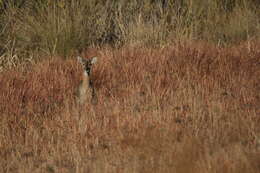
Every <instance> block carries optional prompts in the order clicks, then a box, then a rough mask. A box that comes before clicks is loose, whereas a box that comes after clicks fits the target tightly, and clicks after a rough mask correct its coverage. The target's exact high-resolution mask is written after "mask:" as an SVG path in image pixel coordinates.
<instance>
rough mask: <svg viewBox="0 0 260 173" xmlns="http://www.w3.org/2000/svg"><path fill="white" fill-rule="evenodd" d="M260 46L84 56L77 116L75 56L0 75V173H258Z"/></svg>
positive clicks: (131, 49) (191, 45) (189, 46)
mask: <svg viewBox="0 0 260 173" xmlns="http://www.w3.org/2000/svg"><path fill="white" fill-rule="evenodd" d="M259 45H260V44H259V42H257V41H254V42H253V41H252V42H246V43H243V44H241V45H239V46H234V47H228V48H219V47H216V46H214V45H209V44H208V43H205V42H186V43H182V44H174V45H170V46H167V47H165V48H160V49H159V48H158V49H152V48H148V47H142V46H131V45H128V46H124V47H123V48H121V49H118V50H115V49H111V48H102V49H96V50H95V49H92V50H87V51H86V53H87V54H89V53H90V52H91V54H95V55H97V56H99V57H100V59H99V63H98V64H97V65H96V66H94V67H93V68H94V69H93V73H92V74H93V76H92V78H93V80H94V86H95V87H96V90H97V94H98V100H99V101H98V104H97V105H92V104H90V103H89V104H88V103H87V105H86V107H85V108H83V109H80V108H78V106H77V105H76V104H75V101H74V96H75V95H74V92H75V88H76V86H77V85H78V84H79V80H80V79H79V76H80V75H79V73H80V68H79V66H78V65H77V63H76V61H75V60H74V59H72V60H65V61H62V60H61V59H59V58H55V59H48V60H43V61H41V62H38V63H35V64H32V65H28V66H22V67H20V68H18V69H11V70H8V71H4V72H2V73H1V74H0V81H1V83H0V111H1V118H0V172H50V173H51V172H77V173H80V172H178V173H182V172H183V173H187V172H193V173H196V172H198V173H203V172H205V173H210V172H223V173H225V172H226V173H230V172H234V173H237V172H241V173H242V172H243V173H256V172H259V171H260V166H259V163H260V153H259V152H260V150H259V145H260V144H259V142H258V141H259V138H260V109H259V104H260V95H259V93H260V92H259V91H260V78H259V76H260V59H259V58H260V52H259V50H260V46H259Z"/></svg>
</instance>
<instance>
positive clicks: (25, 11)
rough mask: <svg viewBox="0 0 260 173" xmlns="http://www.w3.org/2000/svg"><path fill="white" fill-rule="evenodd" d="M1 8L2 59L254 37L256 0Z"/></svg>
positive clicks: (9, 4) (93, 1)
mask: <svg viewBox="0 0 260 173" xmlns="http://www.w3.org/2000/svg"><path fill="white" fill-rule="evenodd" d="M0 9H1V14H0V18H1V22H0V31H1V32H0V34H1V40H0V53H1V59H2V60H1V61H2V64H8V63H6V61H7V60H6V59H8V61H11V60H13V61H14V63H15V62H17V59H18V60H22V61H23V59H29V58H37V57H39V56H41V55H42V54H43V55H50V56H52V55H57V54H58V55H60V56H64V57H66V56H69V55H71V54H74V53H75V52H81V51H82V49H84V48H86V47H89V46H91V45H99V46H102V45H104V44H109V45H112V46H116V47H118V46H122V45H124V44H128V43H131V44H141V45H149V46H158V45H159V46H160V45H165V44H167V43H171V42H175V41H179V40H187V39H188V40H208V41H211V42H215V43H218V44H221V45H223V44H227V43H236V42H240V41H244V40H248V39H251V38H258V37H259V16H260V14H259V11H260V10H259V4H258V3H257V1H255V2H254V1H252V0H251V1H245V0H229V1H219V0H212V1H207V0H201V1H191V0H186V1H176V0H168V1H143V2H142V1H126V0H122V1H111V2H110V1H109V2H105V1H97V0H87V1H83V0H80V1H75V0H70V1H63V0H61V1H50V0H49V1H40V0H38V1H1V3H0ZM3 59H5V60H3ZM3 61H4V62H3Z"/></svg>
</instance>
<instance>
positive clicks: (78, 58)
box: [77, 56, 83, 64]
mask: <svg viewBox="0 0 260 173" xmlns="http://www.w3.org/2000/svg"><path fill="white" fill-rule="evenodd" d="M77 60H78V62H80V63H81V64H83V59H82V58H81V57H80V56H78V57H77Z"/></svg>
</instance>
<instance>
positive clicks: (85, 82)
mask: <svg viewBox="0 0 260 173" xmlns="http://www.w3.org/2000/svg"><path fill="white" fill-rule="evenodd" d="M77 59H78V61H79V62H80V64H81V65H82V67H83V74H82V76H83V77H82V80H81V82H80V84H79V87H78V91H77V99H78V100H77V101H78V103H79V104H80V105H83V104H84V103H86V102H89V101H91V102H92V103H96V102H97V98H96V93H95V89H94V87H93V83H92V81H91V79H90V73H91V67H92V65H93V64H95V63H96V62H97V57H92V58H89V59H83V58H81V57H79V56H78V57H77Z"/></svg>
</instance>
